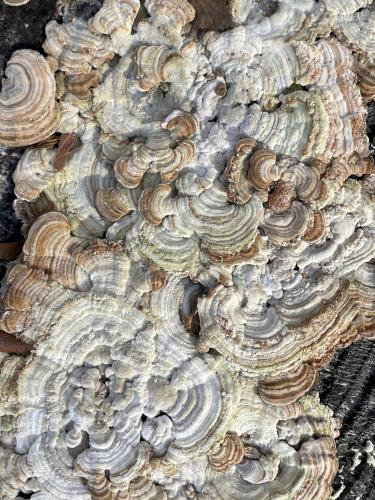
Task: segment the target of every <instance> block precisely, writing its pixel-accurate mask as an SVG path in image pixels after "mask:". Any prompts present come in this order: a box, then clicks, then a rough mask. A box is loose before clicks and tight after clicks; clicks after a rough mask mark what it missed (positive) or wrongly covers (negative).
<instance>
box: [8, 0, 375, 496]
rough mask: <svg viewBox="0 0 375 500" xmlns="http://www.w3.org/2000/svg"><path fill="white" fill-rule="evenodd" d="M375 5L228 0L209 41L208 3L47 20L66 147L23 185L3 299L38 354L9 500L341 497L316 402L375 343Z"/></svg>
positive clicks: (112, 2)
mask: <svg viewBox="0 0 375 500" xmlns="http://www.w3.org/2000/svg"><path fill="white" fill-rule="evenodd" d="M70 3H71V4H72V6H70V7H69V4H70ZM369 3H370V2H369V1H368V0H346V1H343V2H336V1H333V0H325V1H319V2H314V1H309V0H308V1H305V2H294V0H284V1H280V2H273V3H272V4H271V3H265V2H258V1H256V0H255V1H252V2H248V1H245V0H232V1H231V2H229V3H228V8H229V11H230V13H231V15H232V18H233V24H234V27H233V28H230V29H227V30H225V31H219V30H217V31H214V30H213V31H208V32H205V33H200V32H199V31H197V30H198V28H197V26H199V22H197V23H196V25H195V26H194V25H191V23H192V21H193V20H194V17H195V16H199V15H200V12H199V8H198V6H199V2H197V3H195V4H194V5H195V6H196V9H197V10H195V8H193V7H192V5H190V3H189V2H188V1H187V0H184V1H181V0H179V1H177V0H168V1H161V0H145V1H144V2H138V1H137V0H108V1H107V0H106V1H105V2H104V3H103V4H102V5H101V8H100V9H97V12H96V13H95V14H93V16H92V17H91V18H90V19H86V18H83V17H82V16H80V15H79V9H78V8H77V5H78V6H79V0H76V1H74V2H65V4H66V11H65V14H64V16H63V17H64V22H63V23H62V24H58V23H56V22H54V21H52V22H51V23H50V24H49V25H48V26H47V40H46V42H45V44H44V49H45V51H46V52H47V53H48V54H49V57H50V59H49V61H50V64H51V65H52V66H54V69H56V68H57V69H56V82H57V97H58V99H59V101H60V103H59V107H60V110H61V119H60V122H59V124H58V126H57V127H56V130H57V134H62V135H61V137H60V139H59V142H58V146H57V147H49V148H44V147H43V148H41V147H39V148H37V149H29V150H27V151H26V152H25V154H24V156H23V158H22V159H21V161H20V163H19V165H18V167H17V169H16V171H15V174H14V181H15V190H16V194H17V197H18V199H17V201H16V211H17V213H18V214H19V216H20V218H21V219H22V220H23V222H24V232H25V234H27V232H28V231H29V228H30V226H31V224H32V222H33V221H35V219H37V217H39V216H40V215H42V217H41V218H40V219H38V220H37V222H36V223H35V225H34V226H32V229H30V233H29V237H28V240H27V243H26V245H25V248H24V256H23V263H22V264H18V265H16V266H15V267H14V268H12V269H11V270H10V272H9V275H8V288H6V291H5V295H4V299H3V301H4V305H5V309H6V311H5V313H4V314H3V317H2V320H1V325H0V326H1V328H2V329H3V330H4V332H5V333H7V332H8V334H14V333H16V336H17V340H18V341H19V342H23V343H25V345H27V346H30V345H32V344H33V343H34V344H35V350H34V351H33V353H32V354H31V355H30V356H29V357H28V358H27V360H26V361H23V360H22V359H21V360H20V359H19V358H17V360H16V359H15V358H14V357H9V356H6V355H4V360H5V361H4V363H7V368H6V370H5V373H7V375H6V377H8V378H7V380H8V379H9V380H14V383H17V384H18V385H17V387H19V389H18V394H20V395H21V396H20V401H18V402H17V401H16V400H15V399H12V398H10V399H9V402H5V403H4V404H5V405H8V406H9V408H10V409H9V410H8V409H7V410H4V411H5V414H6V415H8V416H7V419H6V422H7V423H9V422H10V423H9V425H10V426H13V427H10V428H13V429H14V430H15V431H14V432H15V433H16V446H15V447H14V446H13V444H12V446H13V449H12V450H11V451H9V450H8V451H7V452H6V453H10V455H9V456H10V457H11V458H10V459H9V463H10V464H13V465H10V467H19V468H21V470H22V471H23V472H22V474H20V473H18V474H13V475H12V474H8V476H9V475H10V476H11V477H12V478H13V477H17V478H19V481H20V482H19V483H17V484H16V483H10V482H9V481H8V482H5V483H4V484H7V485H9V491H8V493H7V494H8V495H10V494H15V495H16V490H17V488H18V489H19V488H20V487H21V486H20V485H22V489H23V491H26V492H27V491H35V492H43V493H41V494H44V492H46V494H50V495H52V496H57V497H59V498H65V497H64V495H67V496H68V493H67V492H68V490H70V491H75V492H76V495H81V497H82V498H86V497H87V498H90V495H91V496H92V497H93V498H98V497H99V496H103V497H105V498H107V497H108V498H109V497H110V495H112V496H113V495H115V496H116V495H117V498H122V497H124V498H128V496H130V498H132V497H135V496H137V495H138V496H141V497H142V498H155V497H158V498H197V499H198V498H215V499H216V498H223V499H227V498H246V499H248V498H254V499H255V498H256V499H259V498H264V499H267V498H269V499H271V498H275V497H278V498H288V499H289V498H311V499H313V498H322V499H323V498H328V496H329V491H330V482H331V480H332V477H333V475H334V473H335V470H336V461H335V457H334V443H333V438H334V437H335V435H336V431H335V426H336V423H335V422H334V421H333V420H332V419H331V416H330V415H329V413H327V410H326V409H324V408H323V407H322V406H320V405H319V403H318V401H317V400H316V398H315V397H313V396H305V394H306V393H307V392H308V391H310V390H311V389H312V388H313V386H314V383H315V381H316V376H317V369H318V368H319V367H320V366H321V365H323V364H324V363H326V362H327V361H328V360H329V358H330V356H331V355H332V354H333V352H334V350H335V349H337V348H339V347H343V346H345V345H348V344H349V343H350V342H352V341H354V340H356V339H359V338H361V337H362V336H366V337H373V336H374V327H375V323H374V322H375V313H374V311H375V308H374V306H375V288H374V283H375V281H374V279H373V277H374V272H375V271H374V264H373V259H374V258H375V237H374V234H375V232H374V229H375V211H374V200H375V170H374V164H373V160H372V157H371V155H370V150H369V144H368V138H367V136H366V108H365V101H369V100H371V99H372V98H373V96H374V93H373V87H374V88H375V85H374V84H373V75H372V72H373V71H372V67H373V63H372V60H373V57H374V54H373V48H372V45H371V43H372V42H371V40H372V38H373V27H372V26H373V23H372V11H371V10H369V9H367V8H366V7H367V6H368V5H369ZM73 4H74V5H73ZM69 8H71V9H72V12H73V11H74V15H73V14H72V13H70V10H69ZM362 26H363V29H362ZM363 33H366V36H363ZM47 145H48V146H51V144H47ZM42 146H43V144H42ZM44 146H45V145H44ZM51 210H57V212H58V213H59V214H57V213H51ZM47 229H48V231H47ZM70 233H71V235H70ZM97 238H103V240H99V241H98V240H97ZM16 292H17V293H16ZM64 301H65V302H64ZM61 331H64V332H65V334H64V335H61V333H60V332H61ZM64 342H66V344H64ZM55 351H56V353H57V354H56V359H55V358H54V352H55ZM51 359H54V361H53V363H56V365H55V364H54V365H53V366H56V370H54V373H55V375H54V376H53V377H52V376H51V365H50V364H49V363H50V362H52V361H50V360H51ZM47 360H48V361H47ZM8 364H9V365H8ZM38 370H40V371H38ZM8 373H9V375H8ZM12 373H14V375H12ZM12 377H13V378H12ZM51 377H52V378H51ZM36 379H38V380H42V381H44V382H43V383H40V384H39V385H38V387H37V388H34V385H35V384H34V382H33V381H34V380H36ZM16 381H17V382H16ZM50 384H51V385H50ZM29 386H30V387H29ZM28 387H29V391H28ZM45 393H48V394H53V395H56V397H57V399H56V401H57V400H58V401H59V402H58V403H57V402H56V401H55V400H54V399H53V398H52V399H51V402H50V403H48V405H49V404H50V405H55V406H51V407H50V406H48V405H47V406H43V405H44V404H45V401H44V400H43V395H44V394H45ZM30 394H31V395H32V396H31V397H32V398H33V399H32V400H30V399H29V398H30ZM17 404H19V405H21V408H22V410H21V411H20V412H19V415H21V416H20V417H18V420H17V423H16V420H15V419H14V418H13V417H12V415H15V414H16V413H17V412H16V410H15V408H16V405H17ZM22 405H24V406H22ZM31 408H37V410H35V411H36V413H35V422H36V423H34V420H33V415H34V414H31V413H28V412H29V411H30V412H32V410H31ZM17 411H18V410H17ZM6 412H8V413H6ZM43 412H44V413H43ZM46 413H51V415H53V418H56V420H53V419H52V420H51V421H50V422H47V420H45V419H44V417H43V416H42V415H45V414H46ZM17 414H18V413H17ZM22 415H24V417H23V416H22ZM8 417H9V418H8ZM22 419H24V420H22ZM28 422H30V423H28ZM7 425H8V424H7ZM31 425H32V426H33V427H32V428H31V427H29V426H31ZM46 426H47V427H46ZM48 426H50V427H48ZM49 439H51V440H49ZM8 448H9V447H8ZM54 448H56V449H58V450H59V453H57V454H55V455H54V456H53V457H52V450H53V449H54ZM4 453H5V452H4ZM12 453H13V454H12ZM14 453H16V454H18V455H22V456H23V458H22V457H21V458H20V457H19V456H18V455H16V456H15V455H14ZM25 455H27V458H25V457H24V456H25ZM51 457H52V458H51ZM50 463H52V464H53V466H50V465H48V464H50ZM46 467H51V469H50V468H48V471H50V470H51V472H48V473H46V470H47V469H46ZM6 470H7V471H8V469H6ZM58 471H59V472H58ZM8 476H7V477H8ZM31 477H33V479H32V480H31V479H30V478H31ZM25 478H27V479H25ZM17 481H18V479H17ZM7 488H8V486H7ZM12 488H13V489H12ZM59 488H61V490H59ZM120 491H123V492H124V495H123V496H121V495H120V493H119V492H120ZM9 492H11V493H9ZM127 495H128V496H127Z"/></svg>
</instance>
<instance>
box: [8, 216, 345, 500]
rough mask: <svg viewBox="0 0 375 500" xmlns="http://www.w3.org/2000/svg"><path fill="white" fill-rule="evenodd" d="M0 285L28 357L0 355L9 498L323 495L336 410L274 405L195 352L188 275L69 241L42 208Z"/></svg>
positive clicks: (312, 402) (105, 246)
mask: <svg viewBox="0 0 375 500" xmlns="http://www.w3.org/2000/svg"><path fill="white" fill-rule="evenodd" d="M6 284H7V286H6V288H5V291H4V293H3V296H2V303H3V307H4V312H3V314H2V317H1V319H0V326H1V328H2V329H3V330H4V331H6V332H7V333H8V334H9V335H13V336H14V337H15V338H17V339H19V340H21V341H23V342H27V343H28V344H30V345H32V352H31V353H30V354H29V355H28V356H27V357H25V358H20V357H18V356H15V355H11V354H3V355H2V357H1V365H2V369H1V377H2V383H7V384H8V389H7V390H6V392H5V394H3V392H1V397H0V408H1V415H2V417H1V436H2V443H1V446H2V448H1V461H2V467H1V472H0V478H1V482H0V492H1V494H2V495H3V496H5V497H7V498H15V497H17V495H18V493H19V492H20V491H22V492H23V493H26V494H31V498H33V497H34V496H35V498H38V496H40V495H42V496H43V495H47V496H48V495H50V496H53V497H58V498H61V499H62V500H63V499H65V498H66V499H67V498H71V496H72V495H73V496H75V497H77V498H82V499H83V498H88V499H89V498H99V497H100V498H101V497H105V498H107V497H108V498H112V497H117V498H123V497H124V495H125V496H126V495H129V496H130V497H131V496H137V495H141V496H142V497H143V498H152V497H153V496H155V495H158V497H160V498H191V495H192V494H194V495H195V496H196V497H197V498H199V497H200V496H202V497H204V495H207V494H208V495H209V498H211V497H212V496H210V495H214V492H215V491H220V495H223V494H224V497H223V498H227V497H228V496H229V497H231V496H233V495H234V496H236V497H237V495H239V498H242V497H243V498H245V497H246V495H250V496H251V497H254V498H258V497H259V495H260V497H262V498H272V495H274V494H275V493H279V494H280V495H281V496H280V498H287V497H286V496H285V491H286V488H287V489H288V491H289V492H291V493H293V494H294V493H295V494H298V493H299V492H300V491H302V490H305V491H307V496H306V497H305V498H311V499H312V498H314V494H315V493H316V491H320V492H322V498H325V497H326V496H327V494H328V493H329V491H330V480H331V478H332V476H333V474H334V473H335V470H336V467H337V463H336V458H335V446H334V437H335V436H336V435H337V425H338V422H337V421H336V420H335V419H334V418H332V412H330V411H329V410H328V409H327V408H325V407H323V406H322V405H320V404H319V402H318V399H317V398H316V397H315V398H311V397H305V398H304V399H301V400H300V401H298V402H297V403H293V404H289V405H284V406H275V405H274V404H273V405H268V404H266V403H264V402H263V401H262V400H261V398H260V397H259V394H258V390H257V388H256V385H254V383H253V382H252V381H251V380H250V379H248V378H244V377H241V376H238V374H237V375H236V374H235V372H233V371H231V370H230V369H228V367H227V366H226V363H225V360H224V358H223V357H221V356H214V355H212V354H200V353H199V352H198V351H197V350H196V347H195V339H194V337H192V336H191V335H190V334H189V333H188V332H187V330H186V329H185V327H184V325H183V322H182V319H181V313H183V312H187V309H188V305H187V304H186V302H187V301H190V300H191V297H192V296H193V295H194V291H193V290H192V288H193V289H194V287H196V285H195V284H193V283H192V282H191V281H190V280H189V279H187V278H181V277H172V276H169V275H166V274H165V273H163V272H162V271H161V270H158V269H156V268H147V267H145V266H142V265H134V264H132V263H131V262H130V260H129V258H128V257H127V255H126V252H125V249H124V248H123V247H122V246H121V245H120V244H117V243H109V242H105V241H103V240H94V241H92V242H89V241H88V240H82V239H79V238H76V237H74V236H71V235H70V227H69V224H68V220H67V219H66V217H65V216H63V215H62V214H60V213H58V212H50V213H48V214H45V215H43V216H41V217H40V218H39V219H38V220H37V221H36V222H35V223H34V225H33V226H32V228H31V229H30V232H29V235H28V238H27V241H26V243H25V246H24V249H23V258H22V262H20V263H17V264H14V265H13V267H11V268H10V269H9V272H8V275H7V278H6ZM9 387H11V390H9ZM2 389H4V386H3V384H2ZM224 485H225V486H224ZM223 488H224V490H223ZM223 491H226V492H225V493H223ZM236 492H237V493H236ZM288 494H289V493H288ZM212 498H213V497H212Z"/></svg>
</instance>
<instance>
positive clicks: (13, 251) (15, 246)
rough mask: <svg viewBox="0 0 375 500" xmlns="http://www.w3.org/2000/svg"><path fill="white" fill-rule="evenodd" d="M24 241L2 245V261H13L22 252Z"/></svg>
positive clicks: (0, 254)
mask: <svg viewBox="0 0 375 500" xmlns="http://www.w3.org/2000/svg"><path fill="white" fill-rule="evenodd" d="M22 245H23V241H16V242H12V243H0V259H3V260H13V259H15V258H16V257H17V256H18V255H19V254H20V253H21V250H22Z"/></svg>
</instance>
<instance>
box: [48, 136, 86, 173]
mask: <svg viewBox="0 0 375 500" xmlns="http://www.w3.org/2000/svg"><path fill="white" fill-rule="evenodd" d="M81 147H82V143H81V140H80V138H79V137H78V136H77V135H76V134H71V133H70V134H63V135H62V136H61V137H60V141H59V147H58V148H57V153H56V156H55V159H54V162H53V166H54V167H55V169H56V170H57V171H58V172H60V171H61V170H62V169H63V168H64V167H65V162H66V160H67V159H68V158H69V156H70V155H71V154H72V153H74V152H75V151H78V149H80V148H81Z"/></svg>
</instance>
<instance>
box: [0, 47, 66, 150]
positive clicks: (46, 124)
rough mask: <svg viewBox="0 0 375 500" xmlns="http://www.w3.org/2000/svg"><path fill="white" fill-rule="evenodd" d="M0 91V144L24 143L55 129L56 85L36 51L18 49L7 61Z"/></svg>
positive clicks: (45, 135)
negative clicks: (4, 77)
mask: <svg viewBox="0 0 375 500" xmlns="http://www.w3.org/2000/svg"><path fill="white" fill-rule="evenodd" d="M5 74H6V76H7V78H6V80H5V81H4V83H3V88H2V91H1V94H0V144H3V145H5V146H27V145H30V144H34V143H36V142H39V141H41V140H43V139H46V138H47V137H48V136H49V135H51V134H52V133H53V132H54V131H55V130H56V128H57V126H58V123H59V119H60V113H59V109H58V105H57V103H56V101H55V92H56V84H55V79H54V77H53V74H52V71H51V69H50V66H49V65H48V63H47V61H46V59H45V58H44V57H43V56H42V55H41V54H39V53H38V52H36V51H35V50H18V51H17V52H15V53H14V54H13V55H12V57H11V59H10V61H9V62H8V66H7V69H6V70H5Z"/></svg>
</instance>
